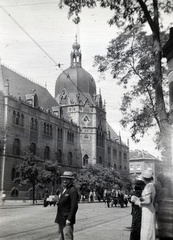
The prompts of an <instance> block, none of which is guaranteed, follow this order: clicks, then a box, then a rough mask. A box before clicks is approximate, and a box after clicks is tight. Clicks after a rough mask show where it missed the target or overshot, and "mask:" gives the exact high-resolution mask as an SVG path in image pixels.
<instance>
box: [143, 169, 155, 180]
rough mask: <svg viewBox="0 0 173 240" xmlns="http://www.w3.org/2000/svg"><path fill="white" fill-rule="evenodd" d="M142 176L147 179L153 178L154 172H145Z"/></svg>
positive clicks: (147, 170)
mask: <svg viewBox="0 0 173 240" xmlns="http://www.w3.org/2000/svg"><path fill="white" fill-rule="evenodd" d="M141 176H142V177H143V178H146V179H150V178H153V173H152V170H150V169H146V170H144V171H143V173H142V175H141Z"/></svg>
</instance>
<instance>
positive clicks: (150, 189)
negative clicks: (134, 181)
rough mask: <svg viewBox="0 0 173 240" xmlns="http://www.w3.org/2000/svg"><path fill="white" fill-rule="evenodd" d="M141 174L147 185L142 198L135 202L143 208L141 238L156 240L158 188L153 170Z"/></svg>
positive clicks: (143, 239)
mask: <svg viewBox="0 0 173 240" xmlns="http://www.w3.org/2000/svg"><path fill="white" fill-rule="evenodd" d="M141 176H142V179H143V181H144V183H145V184H146V185H145V187H144V189H143V191H142V195H141V198H140V199H137V201H136V203H135V204H136V205H139V206H140V207H141V208H142V220H141V232H140V235H141V238H140V240H155V239H156V219H155V207H154V199H155V195H156V190H155V186H154V183H153V175H152V171H151V170H145V171H144V172H143V173H142V175H141Z"/></svg>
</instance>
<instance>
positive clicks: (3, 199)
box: [1, 191, 6, 205]
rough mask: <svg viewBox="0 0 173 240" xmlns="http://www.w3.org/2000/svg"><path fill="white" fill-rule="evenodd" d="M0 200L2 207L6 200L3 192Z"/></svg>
mask: <svg viewBox="0 0 173 240" xmlns="http://www.w3.org/2000/svg"><path fill="white" fill-rule="evenodd" d="M1 198H2V205H4V203H5V199H6V194H5V191H2V196H1Z"/></svg>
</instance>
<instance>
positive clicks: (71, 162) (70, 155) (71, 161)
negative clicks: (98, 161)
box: [68, 152, 73, 165]
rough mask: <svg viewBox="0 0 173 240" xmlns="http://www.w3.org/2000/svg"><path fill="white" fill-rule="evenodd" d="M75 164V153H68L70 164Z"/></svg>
mask: <svg viewBox="0 0 173 240" xmlns="http://www.w3.org/2000/svg"><path fill="white" fill-rule="evenodd" d="M72 164H73V155H72V153H71V152H69V153H68V165H72Z"/></svg>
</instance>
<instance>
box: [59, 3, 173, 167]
mask: <svg viewBox="0 0 173 240" xmlns="http://www.w3.org/2000/svg"><path fill="white" fill-rule="evenodd" d="M63 3H64V4H65V5H67V6H68V7H69V17H71V16H72V15H73V14H75V15H76V17H75V18H74V22H75V23H78V22H79V21H80V18H79V13H80V12H81V9H82V8H83V7H88V8H93V7H96V6H97V4H99V6H100V7H103V8H109V9H110V10H111V11H112V12H113V17H112V18H111V19H110V20H109V24H110V25H112V24H116V25H117V26H118V27H120V28H121V29H122V28H124V30H125V31H127V29H133V27H134V26H135V25H142V26H145V25H146V24H148V26H149V27H150V30H151V33H152V42H153V49H152V53H151V54H152V55H153V60H154V62H153V64H154V69H153V73H154V74H153V77H152V86H153V88H154V94H155V96H154V101H155V113H156V114H157V118H158V119H159V125H160V135H161V136H166V139H167V140H166V141H165V138H164V137H162V146H163V147H164V148H166V151H165V152H167V153H169V154H167V156H166V157H165V159H164V160H168V161H167V170H168V171H169V169H170V164H171V161H170V159H171V151H170V146H168V145H167V144H166V143H168V142H170V139H169V138H170V134H169V133H170V122H169V115H168V114H167V111H166V106H165V101H164V91H163V73H162V66H161V60H162V46H161V38H160V32H161V23H160V20H161V16H162V13H167V14H169V13H171V12H172V10H173V2H172V1H171V0H145V1H144V0H136V1H135V0H128V1H126V0H88V1H66V0H64V1H61V4H60V7H62V6H63ZM145 111H146V110H145ZM136 130H137V129H136Z"/></svg>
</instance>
